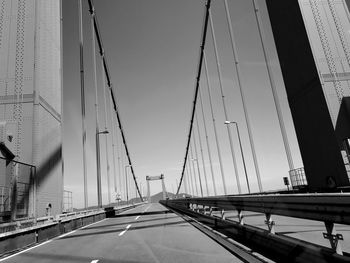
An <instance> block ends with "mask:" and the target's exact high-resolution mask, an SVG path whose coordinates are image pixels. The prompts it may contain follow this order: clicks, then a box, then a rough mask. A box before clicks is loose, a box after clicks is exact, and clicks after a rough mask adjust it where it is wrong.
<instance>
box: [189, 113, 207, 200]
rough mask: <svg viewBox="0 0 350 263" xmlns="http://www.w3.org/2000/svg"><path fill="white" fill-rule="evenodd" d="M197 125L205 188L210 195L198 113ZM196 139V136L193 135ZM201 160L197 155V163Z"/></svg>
mask: <svg viewBox="0 0 350 263" xmlns="http://www.w3.org/2000/svg"><path fill="white" fill-rule="evenodd" d="M195 117H196V126H197V132H198V141H199V150H200V153H201V156H202V165H203V174H204V181H205V188H206V190H207V196H209V189H208V179H207V172H206V169H205V162H204V155H203V147H202V139H201V132H200V130H199V123H198V117H197V114H196V116H195ZM193 139H194V137H193ZM198 162H199V160H198V157H197V163H198Z"/></svg>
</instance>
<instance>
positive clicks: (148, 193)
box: [147, 180, 151, 203]
mask: <svg viewBox="0 0 350 263" xmlns="http://www.w3.org/2000/svg"><path fill="white" fill-rule="evenodd" d="M147 202H148V203H150V202H151V192H150V188H149V180H147Z"/></svg>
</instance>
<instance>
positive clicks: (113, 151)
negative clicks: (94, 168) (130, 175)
mask: <svg viewBox="0 0 350 263" xmlns="http://www.w3.org/2000/svg"><path fill="white" fill-rule="evenodd" d="M105 88H106V87H105ZM109 109H110V116H111V127H112V156H113V180H114V193H118V186H117V170H116V167H115V160H116V158H115V137H114V136H115V130H114V121H113V111H112V100H109ZM119 187H120V184H119Z"/></svg>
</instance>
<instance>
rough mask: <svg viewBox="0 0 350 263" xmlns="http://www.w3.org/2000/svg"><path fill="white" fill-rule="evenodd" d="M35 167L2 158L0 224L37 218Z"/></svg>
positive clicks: (0, 166)
mask: <svg viewBox="0 0 350 263" xmlns="http://www.w3.org/2000/svg"><path fill="white" fill-rule="evenodd" d="M34 178H35V166H32V165H29V164H25V163H21V162H17V161H13V160H7V159H4V158H2V157H0V223H1V222H9V221H13V220H18V219H25V218H33V217H35V200H36V196H35V194H36V189H35V184H34Z"/></svg>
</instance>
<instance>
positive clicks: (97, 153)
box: [91, 9, 102, 207]
mask: <svg viewBox="0 0 350 263" xmlns="http://www.w3.org/2000/svg"><path fill="white" fill-rule="evenodd" d="M91 12H92V16H91V38H92V68H93V75H92V76H93V81H94V88H95V115H96V116H95V121H96V134H95V138H96V168H97V203H98V207H102V189H101V188H102V187H101V159H100V136H99V133H100V128H99V120H98V117H99V116H98V89H97V72H96V47H95V34H94V16H95V11H94V9H92V10H91Z"/></svg>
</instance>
